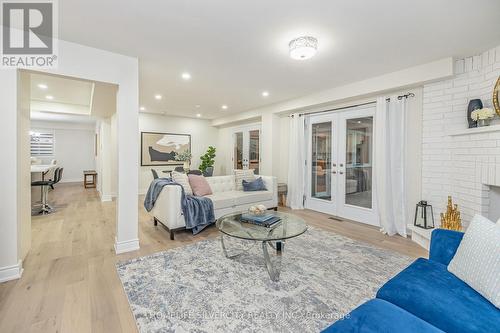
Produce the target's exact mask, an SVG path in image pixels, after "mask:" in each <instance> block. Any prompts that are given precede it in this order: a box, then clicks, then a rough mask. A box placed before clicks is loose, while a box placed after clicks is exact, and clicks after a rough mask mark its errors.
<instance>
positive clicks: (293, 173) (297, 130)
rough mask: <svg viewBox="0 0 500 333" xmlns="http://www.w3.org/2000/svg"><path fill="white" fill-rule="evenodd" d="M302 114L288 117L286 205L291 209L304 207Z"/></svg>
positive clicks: (303, 134)
mask: <svg viewBox="0 0 500 333" xmlns="http://www.w3.org/2000/svg"><path fill="white" fill-rule="evenodd" d="M304 118H305V117H304V116H300V115H299V114H298V113H295V114H293V115H292V116H291V118H290V138H289V145H288V147H289V148H288V194H287V197H286V205H287V206H288V207H290V208H292V209H303V208H304V184H305V149H306V146H305V133H304V130H305V123H304Z"/></svg>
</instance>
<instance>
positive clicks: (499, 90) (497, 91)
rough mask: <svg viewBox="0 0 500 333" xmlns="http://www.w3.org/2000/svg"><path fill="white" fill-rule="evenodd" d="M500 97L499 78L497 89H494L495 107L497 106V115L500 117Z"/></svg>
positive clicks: (499, 79) (499, 78)
mask: <svg viewBox="0 0 500 333" xmlns="http://www.w3.org/2000/svg"><path fill="white" fill-rule="evenodd" d="M498 95H500V76H499V77H498V80H497V83H496V84H495V88H493V106H495V111H496V113H497V115H499V116H500V103H499V102H498V99H499V98H500V97H498Z"/></svg>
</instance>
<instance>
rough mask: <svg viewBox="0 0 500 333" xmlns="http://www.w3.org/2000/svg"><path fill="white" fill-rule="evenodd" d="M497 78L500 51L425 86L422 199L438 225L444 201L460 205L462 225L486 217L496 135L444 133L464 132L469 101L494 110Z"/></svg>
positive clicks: (494, 177) (499, 140) (499, 152)
mask: <svg viewBox="0 0 500 333" xmlns="http://www.w3.org/2000/svg"><path fill="white" fill-rule="evenodd" d="M499 75H500V46H499V47H497V48H495V49H492V50H489V51H486V52H484V53H483V54H481V55H476V56H472V57H468V58H465V59H459V60H457V61H456V62H455V75H454V77H453V78H451V79H448V80H445V81H439V82H434V83H431V84H427V85H424V92H423V127H422V159H423V161H422V197H423V199H424V200H428V201H429V203H430V204H432V205H433V208H434V213H435V219H436V221H435V222H436V224H437V225H439V223H440V220H439V213H440V212H443V211H444V210H445V208H446V200H447V196H448V195H451V196H452V197H453V200H454V202H455V203H457V204H458V205H459V209H460V211H461V213H462V219H463V223H464V225H468V223H469V221H470V219H471V218H472V216H473V215H474V214H475V213H481V214H483V215H485V216H488V207H489V198H488V190H489V187H488V186H487V185H485V184H486V183H487V184H499V183H500V132H491V133H477V134H466V135H459V136H450V135H447V133H449V132H450V131H453V130H461V129H465V128H467V120H466V110H467V105H468V103H469V100H471V99H474V98H480V99H481V100H482V101H483V105H484V106H485V107H491V108H493V103H492V95H493V87H494V85H495V82H496V80H497V79H498V77H499ZM493 123H494V124H498V123H500V120H499V119H498V118H497V119H496V120H495V121H494V122H493ZM499 204H500V203H499Z"/></svg>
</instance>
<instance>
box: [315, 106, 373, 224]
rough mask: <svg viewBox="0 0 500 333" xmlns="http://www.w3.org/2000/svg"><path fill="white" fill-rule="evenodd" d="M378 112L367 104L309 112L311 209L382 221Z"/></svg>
mask: <svg viewBox="0 0 500 333" xmlns="http://www.w3.org/2000/svg"><path fill="white" fill-rule="evenodd" d="M374 114H375V108H374V107H364V108H353V109H347V110H345V111H342V112H336V113H330V114H324V115H318V116H311V117H310V119H309V124H308V130H307V133H308V138H309V152H308V155H307V156H308V160H307V164H308V166H309V167H308V174H309V177H308V178H309V179H308V184H307V186H308V193H307V194H306V207H307V208H309V209H313V210H317V211H321V212H324V213H327V214H331V215H334V216H338V217H342V218H346V219H350V220H354V221H359V222H363V223H367V224H372V225H378V214H377V212H376V207H375V196H374V192H373V170H374V169H373V158H374V155H373V138H374V136H373V131H374ZM309 161H310V162H309Z"/></svg>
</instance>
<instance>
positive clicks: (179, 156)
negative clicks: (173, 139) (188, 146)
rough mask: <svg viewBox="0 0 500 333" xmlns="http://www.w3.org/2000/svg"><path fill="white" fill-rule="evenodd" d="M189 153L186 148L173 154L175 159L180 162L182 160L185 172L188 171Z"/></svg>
mask: <svg viewBox="0 0 500 333" xmlns="http://www.w3.org/2000/svg"><path fill="white" fill-rule="evenodd" d="M191 156H192V155H191V153H190V152H189V151H187V150H185V151H183V152H181V153H178V154H177V155H175V160H176V161H180V162H184V165H183V167H184V170H186V172H188V171H189V165H190V164H191V163H190V161H191Z"/></svg>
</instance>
